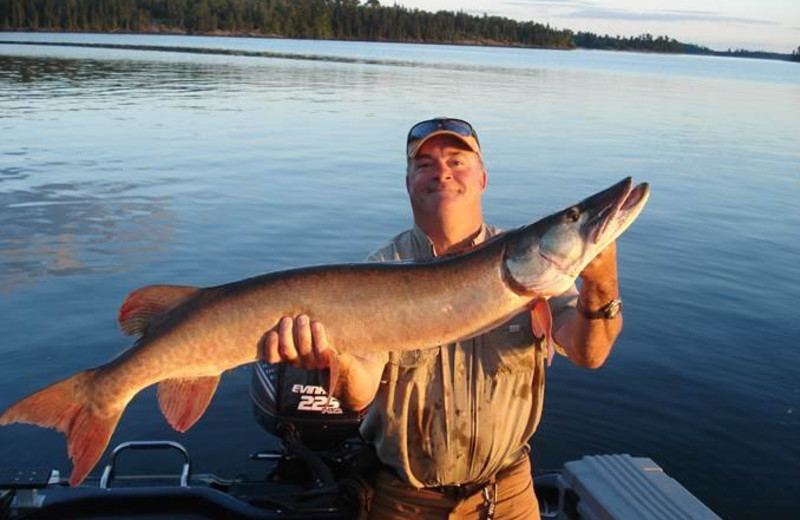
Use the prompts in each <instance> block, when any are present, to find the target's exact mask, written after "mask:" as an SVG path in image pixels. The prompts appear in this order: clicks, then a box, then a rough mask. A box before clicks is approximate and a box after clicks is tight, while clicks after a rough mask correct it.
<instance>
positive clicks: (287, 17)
mask: <svg viewBox="0 0 800 520" xmlns="http://www.w3.org/2000/svg"><path fill="white" fill-rule="evenodd" d="M0 28H2V29H3V30H7V31H20V30H28V31H65V32H104V33H115V32H124V33H165V34H195V35H220V36H221V35H226V36H264V37H284V38H310V39H333V40H362V41H382V42H407V43H440V44H468V45H492V46H511V47H534V48H546V49H575V48H580V49H605V50H615V51H637V52H658V53H673V54H705V55H713V56H732V57H747V58H766V59H776V60H792V61H800V47H798V48H797V50H796V51H794V52H792V53H791V54H781V53H774V52H763V51H749V50H744V49H736V50H731V49H728V50H727V51H715V50H712V49H710V48H708V47H703V46H700V45H694V44H691V43H683V42H679V41H677V40H675V39H673V38H669V37H667V36H656V37H654V36H652V35H650V34H643V35H640V36H633V37H622V36H608V35H604V36H599V35H597V34H594V33H590V32H577V33H575V32H573V31H571V30H568V29H556V28H553V27H550V25H548V24H540V23H536V22H533V21H517V20H512V19H510V18H505V17H500V16H488V15H485V14H484V15H483V16H474V15H470V14H467V13H464V12H452V11H438V12H435V13H433V12H428V11H422V10H419V9H409V8H406V7H401V6H398V5H393V6H391V7H388V6H382V5H380V2H379V0H366V1H365V2H364V3H360V2H359V0H0Z"/></svg>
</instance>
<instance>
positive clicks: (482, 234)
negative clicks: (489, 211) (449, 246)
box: [413, 222, 488, 258]
mask: <svg viewBox="0 0 800 520" xmlns="http://www.w3.org/2000/svg"><path fill="white" fill-rule="evenodd" d="M413 234H414V248H415V249H416V250H417V251H418V252H419V253H420V257H421V258H435V257H436V256H438V255H437V254H436V253H435V251H434V249H433V241H432V240H431V239H430V237H429V236H428V235H426V234H425V232H424V231H422V229H421V228H420V227H419V226H417V225H416V224H414V228H413ZM487 235H488V229H487V226H486V223H485V222H484V223H481V229H480V231H478V234H477V235H475V238H473V239H472V242H471V243H470V246H477V245H478V244H481V243H483V242H485V241H486V238H487Z"/></svg>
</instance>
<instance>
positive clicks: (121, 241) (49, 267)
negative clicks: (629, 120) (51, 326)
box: [0, 182, 172, 292]
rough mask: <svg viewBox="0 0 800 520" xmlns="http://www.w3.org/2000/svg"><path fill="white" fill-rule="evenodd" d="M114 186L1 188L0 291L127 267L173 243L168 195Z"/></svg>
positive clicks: (77, 185)
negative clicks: (152, 195)
mask: <svg viewBox="0 0 800 520" xmlns="http://www.w3.org/2000/svg"><path fill="white" fill-rule="evenodd" d="M129 189H130V186H126V185H123V184H119V183H103V184H96V183H90V182H82V183H74V184H45V185H41V186H36V187H33V188H31V189H26V190H13V191H5V192H0V208H2V213H0V237H2V241H0V292H9V291H12V290H14V289H15V288H17V287H18V286H20V285H23V284H25V283H29V282H32V281H34V280H36V279H38V278H40V277H43V276H46V275H56V276H66V275H74V274H104V273H111V272H117V271H121V270H125V269H127V268H129V267H130V266H131V265H132V264H134V263H137V262H140V261H144V260H146V259H148V258H149V257H150V256H151V255H152V254H154V253H156V252H158V251H163V250H164V249H165V248H166V247H167V245H168V244H169V242H170V237H171V233H172V231H171V229H172V226H171V222H170V221H171V220H172V217H171V215H170V212H169V208H168V204H167V201H166V200H163V199H158V198H142V197H131V196H128V195H125V192H126V191H128V190H129Z"/></svg>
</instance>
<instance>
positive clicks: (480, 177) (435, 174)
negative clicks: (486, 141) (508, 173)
mask: <svg viewBox="0 0 800 520" xmlns="http://www.w3.org/2000/svg"><path fill="white" fill-rule="evenodd" d="M406 187H407V189H408V195H409V197H410V199H411V206H412V208H413V209H414V213H415V215H417V216H439V217H446V216H450V215H453V216H455V215H458V214H459V213H461V212H464V211H477V212H479V213H480V211H481V195H482V194H483V192H484V190H485V189H486V170H485V169H484V167H483V163H482V162H481V160H480V158H479V157H478V154H476V153H475V152H473V151H472V150H470V149H469V148H468V147H467V146H466V145H465V144H464V143H463V142H461V140H459V139H456V138H454V137H451V136H447V135H439V136H436V137H433V138H431V139H429V140H428V141H426V142H425V144H424V145H423V146H422V148H420V150H419V152H418V153H417V156H416V157H414V158H413V159H411V161H410V163H409V165H408V174H407V176H406Z"/></svg>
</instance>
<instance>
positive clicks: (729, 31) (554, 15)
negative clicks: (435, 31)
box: [381, 0, 800, 52]
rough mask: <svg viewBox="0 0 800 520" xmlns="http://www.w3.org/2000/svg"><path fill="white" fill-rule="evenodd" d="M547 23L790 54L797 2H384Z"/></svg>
mask: <svg viewBox="0 0 800 520" xmlns="http://www.w3.org/2000/svg"><path fill="white" fill-rule="evenodd" d="M381 3H382V4H383V5H392V4H394V3H397V4H398V5H403V6H406V7H411V8H418V9H423V10H426V11H438V10H447V11H459V10H463V11H465V12H467V13H469V14H475V15H483V13H486V14H488V15H490V16H491V15H496V16H505V17H508V18H514V19H516V20H534V21H536V22H540V23H549V24H550V25H551V26H554V27H557V28H560V29H572V30H573V31H576V32H577V31H591V32H594V33H597V34H600V35H602V34H609V35H621V36H636V35H639V34H643V33H650V34H652V35H653V36H660V35H666V36H669V37H671V38H675V39H676V40H680V41H682V42H686V43H696V44H699V45H705V46H707V47H711V48H712V49H716V50H726V49H728V48H732V49H738V48H744V49H748V50H765V51H775V52H791V51H792V50H794V49H797V46H798V45H800V1H799V0H758V1H757V0H672V1H669V2H665V1H661V2H659V1H656V0H384V1H382V2H381Z"/></svg>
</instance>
